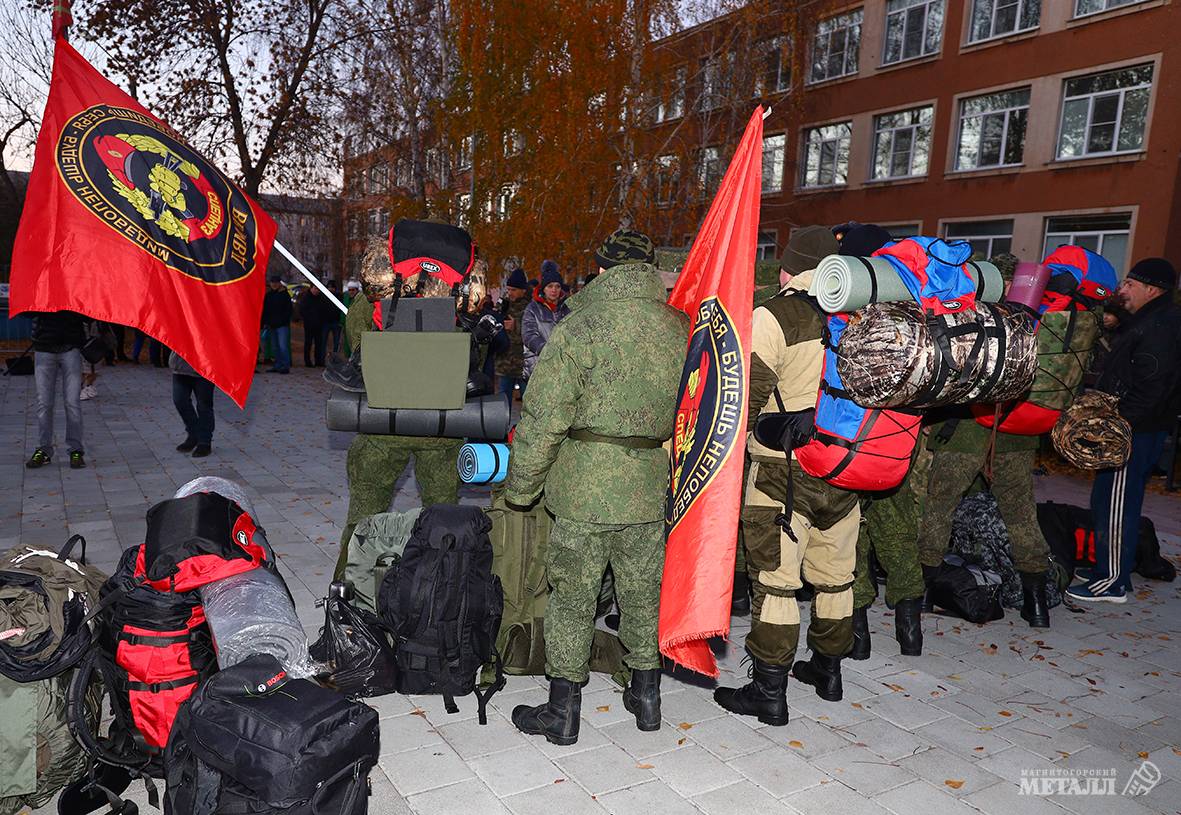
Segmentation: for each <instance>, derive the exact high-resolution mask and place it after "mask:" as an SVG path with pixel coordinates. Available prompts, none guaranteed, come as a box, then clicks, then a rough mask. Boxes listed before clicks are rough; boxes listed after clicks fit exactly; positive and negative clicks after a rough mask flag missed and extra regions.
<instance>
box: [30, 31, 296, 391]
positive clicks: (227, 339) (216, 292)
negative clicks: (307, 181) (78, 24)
mask: <svg viewBox="0 0 1181 815" xmlns="http://www.w3.org/2000/svg"><path fill="white" fill-rule="evenodd" d="M275 230H276V227H275V222H274V221H272V220H271V218H270V217H269V216H268V215H267V214H266V213H265V212H263V211H262V209H261V208H260V207H259V206H258V204H256V203H255V202H254V201H252V200H251V199H250V198H248V197H247V196H246V195H245V194H243V193H242V191H241V190H239V189H238V188H237V187H236V186H235V185H234V184H233V183H231V182H230V181H229V179H227V178H226V177H225V176H224V175H222V174H221V172H219V171H218V170H217V168H216V167H214V166H213V165H212V164H210V163H209V162H208V161H206V160H205V159H204V158H203V157H202V156H201V155H200V154H198V153H197V152H195V151H194V150H193V149H192V148H190V147H189V146H188V145H187V144H185V142H184V140H183V139H182V138H181V137H180V135H179V134H177V133H176V131H174V130H173V129H172V128H170V127H169V126H168V125H166V124H165V123H164V122H162V121H160V120H159V119H158V118H156V117H155V116H153V115H152V114H151V113H149V112H148V111H147V109H145V108H144V107H143V106H142V105H140V104H139V103H138V102H136V101H135V100H134V99H132V98H131V97H130V96H128V95H127V94H126V93H124V92H123V91H122V90H120V89H119V88H118V87H116V86H115V85H114V84H112V83H111V82H109V81H108V80H107V79H106V78H105V77H104V76H103V75H102V74H100V73H99V72H98V71H96V70H95V69H94V68H93V66H91V65H90V64H89V63H88V62H87V61H86V60H85V59H83V58H82V56H81V55H80V54H79V53H78V52H77V51H75V50H74V48H73V47H72V46H71V45H70V44H69V43H68V42H66V41H65V40H64V39H61V38H59V39H58V40H57V45H56V50H55V52H54V63H53V81H52V82H51V84H50V88H49V101H48V103H47V104H46V106H45V116H44V118H43V119H42V123H41V132H40V134H39V136H38V138H37V152H36V158H35V161H34V164H33V173H32V176H31V178H30V179H29V188H28V194H27V196H26V198H25V206H24V211H23V212H22V215H21V222H20V227H19V229H18V230H17V235H16V245H15V247H14V248H13V255H12V281H11V282H12V287H11V293H10V294H11V310H12V313H14V314H16V313H18V312H22V311H61V310H70V311H77V312H79V313H81V314H85V315H87V316H89V317H94V318H95V319H98V320H104V321H107V322H113V323H122V324H123V325H129V326H133V327H135V328H140V329H142V330H143V331H144V332H145V333H147V334H149V335H150V336H152V337H155V338H156V339H158V340H160V341H161V342H162V343H164V344H165V345H166V346H168V347H169V348H171V349H172V350H174V351H176V352H177V353H178V354H180V355H181V356H182V357H184V358H185V360H186V361H187V362H188V363H189V364H190V365H192V366H193V368H195V369H196V370H197V372H198V373H200V374H201V375H202V376H204V377H206V378H207V379H209V380H210V381H212V382H213V383H214V384H215V385H217V386H218V387H219V388H221V389H222V390H223V391H225V392H226V393H227V394H229V396H230V398H232V399H233V400H234V401H235V402H237V403H238V405H239V406H241V405H244V404H245V403H246V394H247V393H248V392H249V390H250V381H251V379H252V378H253V376H254V364H255V358H256V355H257V353H258V333H259V332H258V329H259V317H260V314H261V311H262V298H263V294H264V291H265V288H266V286H265V285H264V280H265V279H266V268H267V258H268V257H269V255H270V251H271V245H272V244H273V243H274V240H275Z"/></svg>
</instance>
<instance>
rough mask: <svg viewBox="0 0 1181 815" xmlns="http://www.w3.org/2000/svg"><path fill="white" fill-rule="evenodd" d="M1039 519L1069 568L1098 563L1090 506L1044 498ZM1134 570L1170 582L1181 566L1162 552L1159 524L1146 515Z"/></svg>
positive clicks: (1055, 552) (1056, 554)
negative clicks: (1157, 533)
mask: <svg viewBox="0 0 1181 815" xmlns="http://www.w3.org/2000/svg"><path fill="white" fill-rule="evenodd" d="M1037 522H1038V526H1040V527H1041V529H1042V534H1043V535H1044V536H1045V538H1046V542H1047V543H1048V544H1049V545H1050V552H1051V554H1052V555H1053V557H1054V559H1055V560H1056V561H1058V562H1059V563H1061V564H1062V566H1063V568H1065V569H1066V570H1067V571H1069V572H1071V573H1073V572H1074V570H1075V569H1080V568H1081V569H1089V568H1091V567H1093V566H1094V565H1095V519H1094V516H1093V515H1092V514H1091V510H1090V509H1089V508H1087V507H1078V506H1073V505H1071V504H1059V503H1055V502H1054V501H1043V502H1041V503H1039V504H1038V505H1037ZM1133 571H1135V572H1136V574H1138V575H1140V576H1141V577H1147V578H1149V579H1151V580H1163V581H1165V582H1168V583H1172V582H1173V581H1174V580H1175V579H1176V578H1177V567H1176V566H1174V565H1173V564H1172V563H1171V562H1170V561H1168V560H1166V559H1165V558H1164V557H1163V556H1162V555H1161V551H1160V540H1159V539H1158V538H1157V535H1156V525H1155V524H1153V522H1152V519H1150V518H1148V517H1147V516H1144V515H1142V516H1140V535H1139V539H1138V541H1137V543H1136V565H1135V567H1134V569H1133Z"/></svg>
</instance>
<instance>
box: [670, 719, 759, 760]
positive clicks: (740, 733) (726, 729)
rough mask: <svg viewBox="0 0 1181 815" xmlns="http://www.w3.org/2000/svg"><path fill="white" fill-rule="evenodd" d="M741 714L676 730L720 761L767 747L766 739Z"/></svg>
mask: <svg viewBox="0 0 1181 815" xmlns="http://www.w3.org/2000/svg"><path fill="white" fill-rule="evenodd" d="M742 718H744V717H741V716H723V717H721V718H718V719H709V720H707V721H704V722H701V723H700V724H695V725H693V726H692V727H691V728H689V729H688V730H678V731H677V733H678V734H679V735H681V736H688V737H689V738H690V739H691V740H692V742H693V743H694V744H697V745H699V746H701V747H704V748H705V749H706V750H708V751H709V752H710V753H712V754H714V755H715V756H717V757H718V758H720V759H721V760H722V761H730V760H731V759H733V758H737V757H738V756H744V755H747V754H748V753H755V752H758V751H760V750H763V749H765V748H766V747H767V740H766V738H764V737H763V736H762V735H761V734H760V733H759V732H758V731H757V730H752V729H751V728H750V727H747V726H746V725H745V724H743V722H742V721H741V719H742Z"/></svg>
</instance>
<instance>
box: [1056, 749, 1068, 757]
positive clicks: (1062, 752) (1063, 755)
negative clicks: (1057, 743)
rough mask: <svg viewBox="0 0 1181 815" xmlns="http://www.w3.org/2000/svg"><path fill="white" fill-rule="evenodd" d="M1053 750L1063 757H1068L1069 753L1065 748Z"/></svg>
mask: <svg viewBox="0 0 1181 815" xmlns="http://www.w3.org/2000/svg"><path fill="white" fill-rule="evenodd" d="M1054 752H1055V753H1057V754H1058V755H1060V756H1062V757H1063V758H1070V753H1068V752H1066V751H1065V750H1055V751H1054Z"/></svg>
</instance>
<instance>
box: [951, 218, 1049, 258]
mask: <svg viewBox="0 0 1181 815" xmlns="http://www.w3.org/2000/svg"><path fill="white" fill-rule="evenodd" d="M998 221H1008V222H1009V231H1008V233H1004V232H984V231H980V232H977V233H975V234H971V233H970V234H967V235H954V236H953V235H952V234H951V232H952V230H953V229H954V228H955V227H958V226H964V227H966V226H970V225H975V224H984V223H995V222H998ZM1014 224H1015V220H1014V219H1013V218H981V219H979V220H975V221H949V222H947V223H945V224H944V225H943V237H944V239H945V240H948V241H988V252H987V253H985V254H984V258H985V259H986V260H987V259H988V258H991V257H994V256H995V255H996V254H997V251H998V250H997V249H996V247H995V246H994V243H995V241H997V240H998V239H999V240H1008V241H1009V248H1008V249H1005V250H1003V251H1006V252H1011V251H1012V250H1013V228H1014ZM974 252H975V250H973V253H974ZM1043 257H1045V256H1044V255H1043Z"/></svg>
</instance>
